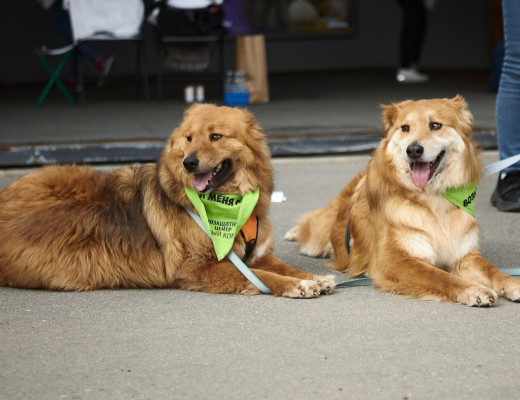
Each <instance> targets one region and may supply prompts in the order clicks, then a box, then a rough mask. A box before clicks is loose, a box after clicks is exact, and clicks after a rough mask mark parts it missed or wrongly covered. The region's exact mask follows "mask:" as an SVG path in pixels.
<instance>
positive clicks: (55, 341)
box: [0, 151, 520, 400]
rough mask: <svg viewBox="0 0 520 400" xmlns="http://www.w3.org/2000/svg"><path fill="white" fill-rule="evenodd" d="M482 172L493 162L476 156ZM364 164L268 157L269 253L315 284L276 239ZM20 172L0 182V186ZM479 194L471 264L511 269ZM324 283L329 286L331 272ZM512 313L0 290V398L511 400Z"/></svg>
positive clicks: (506, 232)
mask: <svg viewBox="0 0 520 400" xmlns="http://www.w3.org/2000/svg"><path fill="white" fill-rule="evenodd" d="M482 157H483V160H484V163H485V164H488V163H490V162H492V161H495V160H496V159H497V154H496V152H493V151H490V152H485V153H484V154H483V155H482ZM367 160H368V156H363V155H361V156H360V155H352V156H341V157H317V158H309V157H307V158H278V159H275V160H273V163H274V166H275V185H276V190H281V191H283V192H284V194H285V196H286V198H287V201H286V202H283V203H273V204H272V206H271V211H270V216H271V219H272V222H273V225H274V237H275V243H276V254H277V255H278V256H279V257H280V258H282V259H284V260H285V261H287V262H289V263H290V264H292V265H294V266H297V267H299V268H301V269H304V270H308V271H313V272H317V273H323V274H328V273H330V271H329V270H328V269H327V267H326V263H327V262H326V260H323V259H312V258H308V257H304V256H301V255H299V254H298V251H297V245H296V244H294V243H289V242H285V241H283V239H282V238H283V234H284V232H285V231H286V230H288V229H289V228H291V227H292V225H293V223H294V221H295V220H296V219H297V218H298V216H299V215H301V214H302V213H303V212H305V211H308V210H311V209H313V208H316V207H319V206H323V205H325V204H327V202H328V199H329V198H330V197H331V196H334V195H335V194H336V193H337V192H338V191H339V189H340V188H341V187H343V186H344V185H345V183H346V182H347V181H348V180H349V179H351V178H352V177H353V176H354V175H355V174H356V173H357V172H358V171H359V170H361V169H363V168H364V167H365V165H366V163H367ZM25 172H26V170H3V171H2V172H1V173H0V187H4V186H5V185H6V184H7V183H9V182H10V181H12V180H13V179H16V178H17V177H19V176H20V175H22V174H24V173H25ZM495 178H496V177H492V178H488V179H486V180H485V181H484V182H483V183H482V184H481V185H480V187H479V194H478V196H477V206H476V208H477V209H476V213H477V218H478V220H479V222H480V225H481V247H482V252H483V254H484V255H485V256H486V257H487V258H488V259H490V260H491V261H492V262H494V263H496V264H497V265H499V266H504V267H507V266H509V267H513V266H516V267H517V266H518V260H520V248H519V243H518V237H519V236H520V224H519V222H520V214H504V213H499V212H497V211H496V210H495V209H494V208H492V207H491V206H490V204H489V197H490V195H491V192H492V190H493V188H494V184H495ZM335 275H336V276H337V279H338V280H341V279H342V276H341V275H340V274H337V273H335ZM519 326H520V304H514V303H510V302H508V301H505V300H500V301H499V302H498V304H497V306H496V307H494V308H490V309H478V308H470V307H467V306H463V305H458V304H447V303H438V302H430V301H419V300H413V299H405V298H402V297H400V296H397V295H392V294H387V293H381V292H378V291H376V290H375V289H373V288H372V287H353V288H338V289H337V290H336V291H335V293H333V294H332V295H329V296H321V297H319V298H317V299H312V300H291V299H284V298H274V297H272V296H270V295H259V296H254V297H245V296H238V295H209V294H204V293H195V292H185V291H180V290H107V291H96V292H90V293H54V292H48V291H34V290H20V289H11V288H0V332H1V337H2V340H1V341H0V388H1V389H0V399H9V400H15V399H43V400H45V399H208V398H215V399H244V398H250V399H311V398H332V399H336V398H337V399H340V398H347V399H489V398H497V399H507V398H516V397H518V392H519V390H520V380H519V379H518V373H517V371H518V369H519V368H520V340H519V335H518V327H519Z"/></svg>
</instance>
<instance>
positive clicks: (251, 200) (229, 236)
mask: <svg viewBox="0 0 520 400" xmlns="http://www.w3.org/2000/svg"><path fill="white" fill-rule="evenodd" d="M184 190H185V191H186V194H187V195H188V198H189V199H190V201H191V204H193V206H194V207H195V209H196V210H197V213H198V214H199V216H200V218H201V219H202V222H203V223H204V226H205V227H206V230H207V231H208V233H209V235H210V237H211V240H212V241H213V246H214V247H215V253H217V258H218V260H219V261H220V260H222V259H223V258H224V257H225V256H226V255H227V254H228V253H229V251H230V250H231V246H233V242H234V241H235V235H236V234H237V233H238V232H240V229H242V227H243V226H244V224H245V223H246V221H247V219H248V218H249V216H250V215H251V213H252V212H253V210H254V208H255V206H256V203H257V202H258V196H259V194H260V188H258V189H256V190H255V191H254V192H253V191H250V192H247V193H246V194H245V195H244V197H242V196H239V195H235V194H216V193H207V194H200V193H198V192H196V191H195V190H193V189H191V188H188V187H185V188H184Z"/></svg>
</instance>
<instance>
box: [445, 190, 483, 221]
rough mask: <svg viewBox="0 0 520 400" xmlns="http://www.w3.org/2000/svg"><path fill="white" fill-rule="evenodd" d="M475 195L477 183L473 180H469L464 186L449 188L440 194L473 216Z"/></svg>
mask: <svg viewBox="0 0 520 400" xmlns="http://www.w3.org/2000/svg"><path fill="white" fill-rule="evenodd" d="M476 195H477V184H476V183H475V182H471V183H469V184H467V185H465V186H459V187H456V188H449V189H448V190H446V193H444V194H443V195H442V196H443V197H444V198H445V199H448V200H449V201H451V202H452V203H453V204H455V205H456V206H457V207H459V208H461V209H463V210H464V211H466V212H467V213H468V214H469V215H471V216H472V217H474V216H475V197H476Z"/></svg>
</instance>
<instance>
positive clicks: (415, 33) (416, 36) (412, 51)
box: [397, 0, 428, 82]
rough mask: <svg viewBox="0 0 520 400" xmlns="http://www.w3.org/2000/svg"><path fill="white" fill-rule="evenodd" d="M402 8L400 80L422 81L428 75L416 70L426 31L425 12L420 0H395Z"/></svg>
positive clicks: (398, 76)
mask: <svg viewBox="0 0 520 400" xmlns="http://www.w3.org/2000/svg"><path fill="white" fill-rule="evenodd" d="M397 2H398V3H399V5H400V6H401V8H402V10H403V22H402V30H401V42H400V53H399V60H400V67H399V70H398V73H397V80H398V81H400V82H423V81H425V80H427V79H428V76H426V75H424V74H421V73H419V72H418V71H417V69H416V67H417V63H418V62H419V58H420V56H421V52H422V47H423V43H424V36H425V33H426V23H427V12H426V8H425V6H424V3H423V1H422V0H397Z"/></svg>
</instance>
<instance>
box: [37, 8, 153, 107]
mask: <svg viewBox="0 0 520 400" xmlns="http://www.w3.org/2000/svg"><path fill="white" fill-rule="evenodd" d="M65 6H66V8H68V12H69V15H70V23H71V28H72V36H73V43H71V44H70V45H69V46H66V47H64V48H63V49H55V50H48V49H46V48H45V47H43V48H42V49H38V50H37V52H36V53H37V55H38V58H39V59H40V61H41V62H42V64H43V65H44V67H45V69H46V70H47V71H48V72H49V74H50V75H51V80H50V81H49V82H48V83H47V85H46V86H45V89H44V90H43V92H42V94H41V95H40V98H39V99H38V103H37V105H38V107H39V106H41V104H42V102H43V100H44V99H45V97H46V96H47V94H48V93H49V91H50V89H51V87H52V86H53V85H54V84H56V86H57V87H58V88H59V89H60V91H61V92H62V93H63V94H64V95H65V96H66V97H67V100H68V101H69V102H70V103H71V104H75V102H74V99H72V97H71V96H70V93H69V92H68V91H67V89H66V88H65V87H64V85H63V84H62V83H61V81H60V80H59V73H60V72H61V70H62V69H63V66H64V65H65V63H66V62H67V60H68V59H69V57H70V55H71V53H72V52H73V51H75V52H77V54H78V57H77V60H76V61H77V64H78V65H77V69H78V76H77V84H76V92H77V93H78V94H79V96H80V101H81V102H84V100H85V82H84V76H83V68H82V59H81V55H80V54H79V53H80V52H79V51H78V50H79V49H78V48H79V46H80V45H81V44H83V43H86V42H93V41H103V42H108V41H112V42H123V41H129V42H133V43H135V44H137V47H138V51H137V64H138V65H137V71H138V74H139V75H142V80H143V84H144V91H145V98H146V100H148V99H149V87H148V72H147V68H146V56H145V55H146V53H145V47H144V36H143V34H142V25H143V20H144V5H143V0H110V1H106V0H67V1H66V2H65ZM62 54H63V58H62V60H61V61H60V63H59V65H58V67H57V68H56V70H55V71H52V68H51V67H50V65H49V63H48V62H47V60H46V58H45V57H47V56H53V55H62ZM71 100H72V101H71Z"/></svg>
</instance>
